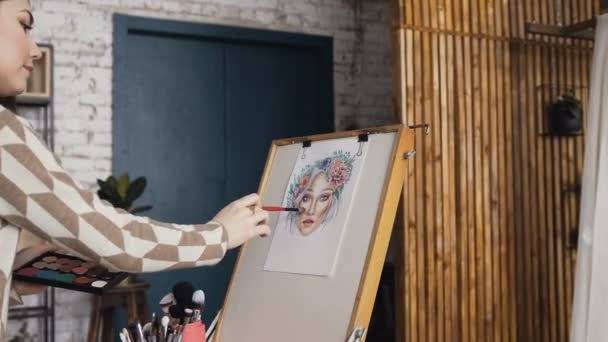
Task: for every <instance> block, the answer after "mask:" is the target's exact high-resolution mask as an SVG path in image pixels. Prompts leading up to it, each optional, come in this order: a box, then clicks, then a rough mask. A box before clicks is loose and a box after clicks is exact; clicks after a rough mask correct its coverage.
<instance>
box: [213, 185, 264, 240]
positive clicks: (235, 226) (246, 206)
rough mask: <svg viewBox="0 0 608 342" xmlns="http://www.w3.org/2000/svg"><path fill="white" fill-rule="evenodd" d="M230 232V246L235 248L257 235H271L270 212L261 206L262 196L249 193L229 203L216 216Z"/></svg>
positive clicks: (216, 219) (215, 219) (215, 218)
mask: <svg viewBox="0 0 608 342" xmlns="http://www.w3.org/2000/svg"><path fill="white" fill-rule="evenodd" d="M213 221H216V222H218V223H220V224H222V225H223V226H224V228H226V231H227V232H228V248H229V249H230V248H235V247H238V246H240V245H242V244H243V243H245V242H247V241H248V240H249V239H251V238H253V237H256V236H268V235H270V227H269V226H268V212H266V211H265V210H262V208H261V207H260V196H258V195H257V194H251V195H247V196H245V197H243V198H241V199H238V200H236V201H234V202H232V203H230V204H228V205H227V206H226V207H225V208H224V209H222V210H221V211H220V212H219V213H218V214H217V215H216V216H215V217H214V218H213Z"/></svg>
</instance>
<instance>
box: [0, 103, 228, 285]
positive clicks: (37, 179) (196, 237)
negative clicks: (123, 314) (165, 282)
mask: <svg viewBox="0 0 608 342" xmlns="http://www.w3.org/2000/svg"><path fill="white" fill-rule="evenodd" d="M0 218H2V219H4V220H6V221H8V222H10V223H11V224H13V225H15V226H18V227H20V228H21V229H25V230H28V231H29V232H31V233H33V234H35V235H37V236H39V237H40V238H43V239H45V240H48V241H51V242H53V243H54V244H56V245H58V246H60V247H62V248H64V249H66V250H68V251H70V252H72V253H75V254H77V255H80V256H82V257H84V258H87V259H89V260H93V261H96V262H99V263H101V264H103V265H104V266H107V267H108V268H110V269H112V270H120V271H125V272H132V273H141V272H154V271H160V270H167V269H177V268H189V267H197V266H203V265H212V264H216V263H218V262H219V261H220V260H221V259H222V258H223V257H224V255H225V253H226V249H227V246H228V237H227V234H226V230H225V228H224V227H223V226H222V225H220V224H218V223H214V222H210V223H207V224H195V225H182V224H170V223H163V222H158V221H155V220H152V219H150V218H147V217H141V216H135V215H132V214H130V213H128V212H126V211H124V210H122V209H116V208H114V207H113V206H112V205H111V204H110V203H109V202H107V201H103V200H101V199H99V197H98V196H97V194H96V193H95V192H93V191H88V190H84V189H82V187H81V186H80V185H79V184H78V182H77V181H76V180H74V179H73V178H72V177H71V176H70V175H69V174H68V173H66V172H65V170H64V169H63V168H62V167H61V165H60V164H59V163H58V161H57V159H56V157H55V155H54V154H53V153H52V152H51V151H50V150H49V149H48V148H47V147H46V145H45V144H44V143H43V141H42V140H41V139H40V138H39V137H38V135H37V133H36V132H35V131H34V130H33V129H32V127H31V126H30V125H29V123H27V121H26V120H25V119H23V118H20V117H18V116H17V115H15V114H14V113H12V112H10V111H8V110H4V111H2V108H1V107H0ZM0 282H1V281H0Z"/></svg>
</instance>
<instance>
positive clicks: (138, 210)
mask: <svg viewBox="0 0 608 342" xmlns="http://www.w3.org/2000/svg"><path fill="white" fill-rule="evenodd" d="M150 209H152V206H151V205H142V206H139V207H137V208H134V209H133V210H131V214H133V215H135V214H137V213H142V212H144V211H148V210H150Z"/></svg>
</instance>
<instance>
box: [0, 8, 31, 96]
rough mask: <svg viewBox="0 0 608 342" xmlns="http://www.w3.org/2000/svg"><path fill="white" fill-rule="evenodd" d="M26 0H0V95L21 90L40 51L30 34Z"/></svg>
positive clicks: (23, 89) (13, 94)
mask: <svg viewBox="0 0 608 342" xmlns="http://www.w3.org/2000/svg"><path fill="white" fill-rule="evenodd" d="M31 11H32V9H31V6H30V3H29V1H28V0H0V97H7V96H15V95H19V94H21V93H22V92H23V91H25V88H26V85H27V79H28V77H29V76H30V74H31V72H32V69H33V65H34V60H35V59H38V58H40V56H41V52H40V49H38V46H37V45H36V43H35V42H34V41H33V39H32V36H31V34H30V33H31V27H32V24H33V21H34V18H33V17H32V12H31Z"/></svg>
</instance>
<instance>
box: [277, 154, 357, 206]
mask: <svg viewBox="0 0 608 342" xmlns="http://www.w3.org/2000/svg"><path fill="white" fill-rule="evenodd" d="M353 161H354V158H351V156H350V152H344V151H341V150H339V151H336V152H334V153H333V155H332V156H331V157H327V158H325V159H321V160H317V161H315V162H314V163H312V164H308V165H306V166H305V167H304V168H302V171H300V173H299V174H298V175H297V176H296V177H295V178H294V181H293V182H292V183H291V184H289V188H288V190H287V203H288V205H289V206H291V207H297V206H298V203H297V201H298V199H299V197H300V195H301V194H302V192H303V191H305V190H306V188H307V187H308V186H309V183H310V182H311V181H312V179H311V177H312V173H313V171H314V170H315V169H317V170H320V171H321V172H322V173H323V174H324V175H325V180H326V181H327V182H329V183H330V185H331V186H332V188H333V189H334V192H333V195H334V196H336V198H340V194H341V193H342V190H343V189H344V184H346V183H347V182H348V180H349V179H350V175H351V173H352V171H353Z"/></svg>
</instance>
